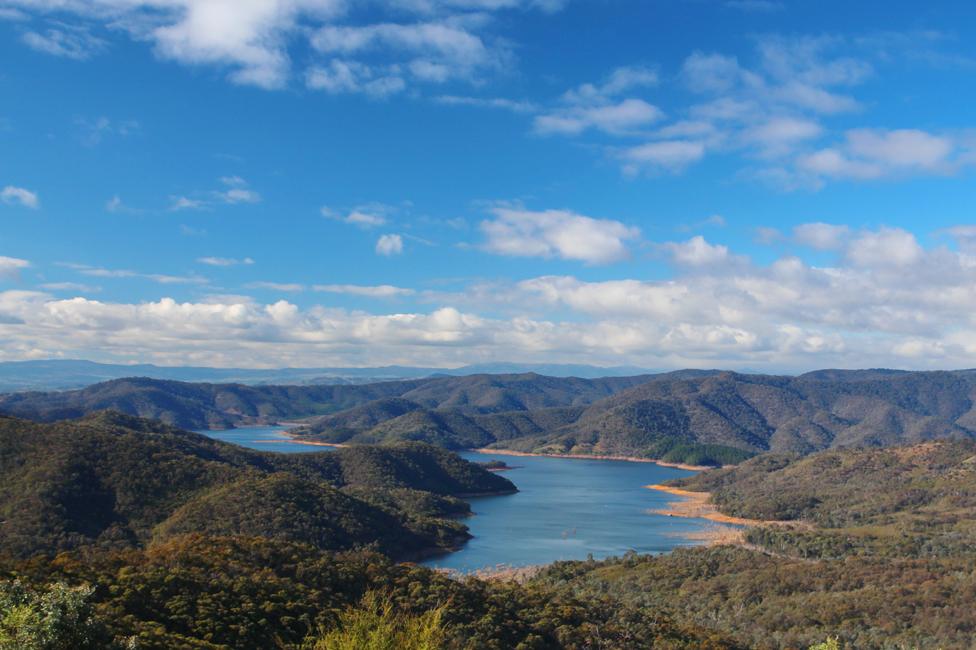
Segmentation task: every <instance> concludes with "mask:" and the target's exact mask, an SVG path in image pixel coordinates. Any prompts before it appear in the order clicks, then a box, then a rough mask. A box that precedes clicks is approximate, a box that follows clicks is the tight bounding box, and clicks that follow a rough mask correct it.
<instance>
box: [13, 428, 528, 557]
mask: <svg viewBox="0 0 976 650" xmlns="http://www.w3.org/2000/svg"><path fill="white" fill-rule="evenodd" d="M417 490H423V491H424V492H423V493H417V494H414V492H415V491H417ZM512 490H514V486H513V485H512V484H511V483H510V482H509V481H508V480H506V479H505V478H503V477H501V476H498V475H497V474H493V473H491V472H488V471H486V470H484V469H483V468H481V467H479V466H477V465H475V464H473V463H468V462H467V461H464V460H462V459H460V458H458V457H457V456H455V455H454V454H452V453H450V452H447V451H445V450H442V449H436V448H433V447H429V446H426V445H422V444H406V445H401V446H393V447H389V448H383V449H375V448H367V447H362V448H356V449H345V450H339V451H337V452H323V453H320V454H307V455H294V456H282V455H275V454H265V453H259V452H254V451H250V450H246V449H242V448H239V447H235V446H233V445H228V444H225V443H221V442H218V441H215V440H211V439H209V438H207V437H205V436H202V435H198V434H194V433H189V432H186V431H181V430H179V429H175V428H172V427H169V426H167V425H163V424H160V423H158V422H151V421H147V420H142V419H137V418H134V417H131V416H125V415H121V414H118V413H111V412H107V413H98V414H94V415H91V416H88V417H86V418H84V419H81V420H73V421H62V422H58V423H55V424H50V425H45V424H36V423H32V422H27V421H24V420H18V419H11V418H2V419H0V520H2V521H3V524H2V525H3V527H4V531H5V534H4V535H2V536H0V553H9V554H13V555H15V556H21V557H24V556H29V555H33V554H36V553H56V552H60V551H64V550H69V549H73V548H79V547H85V546H96V547H102V548H124V547H142V546H146V545H148V544H152V543H157V542H159V541H162V540H165V539H167V538H169V537H171V536H174V535H178V534H183V533H191V532H203V533H208V534H217V535H250V536H262V537H269V538H275V539H283V540H292V541H297V542H304V543H309V544H312V545H313V546H315V547H316V548H322V549H333V550H338V549H346V548H354V547H358V546H365V545H370V544H375V545H377V546H378V548H380V549H381V550H383V551H385V552H389V553H393V554H395V555H398V556H405V555H411V554H415V553H418V552H421V551H424V550H425V549H432V548H449V547H451V546H453V545H456V544H457V543H458V542H459V541H461V540H463V539H465V538H466V536H467V533H466V529H465V527H464V526H463V525H462V524H459V523H458V522H456V521H451V520H447V519H444V517H445V516H453V515H457V514H463V513H466V512H467V508H466V507H465V506H464V505H463V504H461V503H459V502H458V501H457V499H452V498H450V497H451V495H458V494H479V493H502V492H510V491H512Z"/></svg>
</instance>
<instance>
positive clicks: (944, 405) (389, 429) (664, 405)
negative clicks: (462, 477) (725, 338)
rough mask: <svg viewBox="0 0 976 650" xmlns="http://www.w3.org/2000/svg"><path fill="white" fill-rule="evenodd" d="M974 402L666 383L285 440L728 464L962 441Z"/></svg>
mask: <svg viewBox="0 0 976 650" xmlns="http://www.w3.org/2000/svg"><path fill="white" fill-rule="evenodd" d="M433 388H434V387H432V386H429V385H425V386H423V387H422V388H420V389H418V391H424V392H429V391H431V390H432V389H433ZM415 392H417V391H415ZM974 395H976V378H974V375H973V373H971V372H967V371H959V372H901V371H885V370H864V371H849V370H825V371H818V372H815V373H809V374H807V375H801V376H799V377H778V376H767V375H742V374H737V373H729V372H726V373H670V374H665V375H655V376H651V377H647V378H646V381H644V382H642V383H640V384H638V385H636V386H634V387H632V388H628V389H625V390H620V391H618V392H615V393H614V394H612V395H610V396H608V397H606V398H605V399H602V400H599V401H596V402H594V403H592V404H589V405H575V406H563V407H556V408H530V407H526V408H525V409H523V410H515V411H508V412H495V413H489V414H485V413H472V412H470V411H465V410H462V409H457V408H450V407H448V406H445V405H447V404H450V403H451V402H448V401H445V402H442V403H441V405H440V406H439V407H437V408H423V406H424V405H422V404H420V403H419V402H410V403H402V402H400V403H397V405H396V406H397V408H391V406H392V405H391V404H390V403H387V402H383V401H376V402H368V403H365V404H362V405H360V406H358V407H355V408H354V409H350V410H347V411H341V412H338V413H335V414H333V415H328V416H323V417H319V418H314V419H312V420H311V421H309V422H308V423H307V424H306V425H305V426H303V427H301V428H299V429H297V430H296V433H297V434H298V435H300V436H304V437H308V438H310V439H314V440H323V441H328V442H351V443H379V442H389V441H394V440H423V441H426V442H430V443H432V444H437V445H442V446H446V447H448V448H462V447H482V446H490V447H495V448H500V449H512V450H516V451H524V452H536V453H551V454H569V453H574V454H600V455H613V456H645V457H650V458H659V459H663V460H669V461H678V462H687V463H692V464H732V463H737V462H741V461H742V460H744V459H745V458H748V457H749V456H751V455H754V454H756V453H764V452H769V451H773V452H796V453H800V454H807V453H811V452H814V451H817V450H821V449H828V448H841V447H852V446H890V445H897V444H906V443H912V442H918V441H922V440H929V439H942V438H958V439H963V438H971V437H973V436H974V435H976V409H974Z"/></svg>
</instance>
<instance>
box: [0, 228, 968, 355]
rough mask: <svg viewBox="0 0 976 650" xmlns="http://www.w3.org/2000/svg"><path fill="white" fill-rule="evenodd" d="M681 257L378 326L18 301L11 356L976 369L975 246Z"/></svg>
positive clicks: (316, 311)
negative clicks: (655, 271)
mask: <svg viewBox="0 0 976 650" xmlns="http://www.w3.org/2000/svg"><path fill="white" fill-rule="evenodd" d="M970 228H971V227H970V226H963V229H962V230H960V233H961V234H960V236H965V235H966V234H967V233H969V232H970ZM671 251H673V253H674V255H675V257H676V258H677V257H678V256H680V257H681V258H682V260H683V261H684V262H685V264H684V265H681V266H676V273H675V275H674V276H673V277H671V278H669V279H666V280H639V279H617V280H606V281H586V280H582V279H579V278H574V277H569V276H543V277H536V278H530V279H526V280H523V281H521V282H517V283H515V284H509V283H498V282H496V283H494V284H492V285H491V286H490V287H486V288H479V287H478V286H476V285H473V286H469V287H466V288H464V290H462V291H460V292H458V293H457V294H454V295H449V294H443V295H432V294H429V293H428V292H425V293H424V294H423V295H422V296H420V297H421V299H422V300H424V301H430V302H435V303H436V304H435V305H433V306H432V307H431V309H430V311H425V312H419V311H414V312H399V311H392V310H391V312H390V313H381V314H371V313H364V312H359V311H349V310H344V309H334V308H329V307H327V306H323V305H311V306H307V307H301V308H300V307H298V306H297V305H295V304H292V303H290V302H287V301H278V302H273V303H270V304H262V303H259V302H256V301H254V300H253V299H249V298H244V297H235V296H213V297H211V298H209V299H207V300H204V301H201V302H177V301H175V300H172V299H169V298H164V299H161V300H158V301H146V302H142V303H138V304H135V303H112V302H101V301H97V300H93V299H91V298H90V297H89V298H85V297H75V298H72V299H70V300H60V299H57V298H54V297H52V296H51V295H50V294H46V293H40V292H34V291H6V292H0V338H2V339H3V340H4V346H3V347H2V349H0V358H2V359H5V360H6V359H22V358H28V357H29V356H31V355H34V356H43V357H53V356H58V355H64V356H69V357H87V358H121V359H127V360H135V359H138V360H144V361H155V362H159V363H169V364H187V363H193V364H200V365H224V366H234V365H238V366H239V365H270V366H282V365H296V366H315V365H382V364H388V363H402V364H412V365H428V366H429V365H460V364H463V363H471V362H476V361H483V360H491V359H494V360H500V359H512V358H517V359H522V360H526V361H548V362H557V361H558V362H588V363H599V364H603V365H612V364H620V363H632V364H635V365H643V366H646V367H656V368H669V367H733V368H734V367H739V368H759V369H763V370H766V371H783V370H786V371H795V370H803V369H810V368H819V367H910V368H940V367H941V368H945V367H972V366H974V365H976V343H974V341H976V313H974V311H973V308H972V306H973V305H974V304H976V258H974V257H973V256H972V254H970V253H967V252H965V251H961V250H960V251H954V250H950V249H948V248H946V247H942V246H937V247H933V248H926V247H924V246H922V245H921V244H919V242H918V241H917V240H916V239H915V237H914V236H913V235H912V234H911V233H908V232H906V231H903V230H898V229H895V228H880V229H877V230H859V231H853V230H852V231H851V232H850V233H849V235H848V236H847V238H846V239H845V240H844V241H843V243H842V244H841V248H840V249H839V250H838V252H837V256H836V261H835V263H834V264H833V265H829V266H812V265H810V264H808V263H806V262H804V261H803V260H801V259H799V258H797V257H793V256H787V257H782V258H780V259H778V260H776V261H775V262H773V263H772V264H769V265H765V266H758V265H755V264H753V263H751V262H749V261H748V260H747V259H746V258H744V257H742V256H741V255H738V254H736V252H734V251H733V250H731V249H729V248H727V247H723V246H721V245H719V244H716V243H713V242H707V241H705V240H697V239H696V238H692V239H690V240H689V241H686V242H680V243H676V244H675V246H673V247H672V248H671ZM730 260H731V261H733V262H735V263H729V261H730ZM0 264H2V262H0ZM23 264H25V262H24V261H23V260H21V261H20V262H18V263H17V264H15V266H16V269H22V268H24V266H23ZM16 269H15V270H16ZM262 286H265V287H266V288H270V289H271V290H274V291H281V290H286V291H287V290H289V289H290V288H292V287H291V285H281V286H279V285H277V284H275V285H262ZM323 288H324V289H325V290H326V291H328V292H331V293H347V294H351V295H362V296H367V297H377V298H386V297H390V298H393V297H398V296H411V295H420V294H410V293H403V292H404V291H409V290H403V289H401V288H400V287H395V286H392V285H389V287H388V286H387V285H379V286H362V285H323ZM65 290H72V289H65ZM461 304H468V305H469V306H470V308H465V309H462V308H461V307H460V306H459V305H461ZM486 313H492V314H494V315H493V316H487V315H485V314H486ZM39 352H42V353H43V354H39Z"/></svg>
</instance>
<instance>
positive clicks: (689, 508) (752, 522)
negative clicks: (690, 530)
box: [644, 485, 770, 526]
mask: <svg viewBox="0 0 976 650" xmlns="http://www.w3.org/2000/svg"><path fill="white" fill-rule="evenodd" d="M644 487H645V488H647V489H648V490H656V491H658V492H664V493H666V494H673V495H674V496H678V497H684V498H683V499H682V500H681V501H673V502H671V503H668V507H667V508H664V509H661V510H653V511H652V512H654V514H658V515H666V516H668V517H684V518H687V519H707V520H709V521H714V522H716V523H719V524H732V525H734V526H758V525H760V524H767V523H770V522H768V521H761V520H759V519H745V518H743V517H733V516H731V515H726V514H723V513H721V512H719V511H718V508H717V507H716V506H715V505H714V504H712V503H709V502H708V498H709V497H710V496H711V494H710V493H709V492H692V491H691V490H682V489H681V488H675V487H670V486H668V485H645V486H644Z"/></svg>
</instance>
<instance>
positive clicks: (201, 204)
mask: <svg viewBox="0 0 976 650" xmlns="http://www.w3.org/2000/svg"><path fill="white" fill-rule="evenodd" d="M206 207H207V202H206V201H203V200H202V199H191V198H190V197H187V196H171V197H170V205H169V209H170V210H173V211H174V212H176V211H179V210H202V209H204V208H206Z"/></svg>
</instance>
